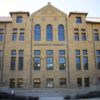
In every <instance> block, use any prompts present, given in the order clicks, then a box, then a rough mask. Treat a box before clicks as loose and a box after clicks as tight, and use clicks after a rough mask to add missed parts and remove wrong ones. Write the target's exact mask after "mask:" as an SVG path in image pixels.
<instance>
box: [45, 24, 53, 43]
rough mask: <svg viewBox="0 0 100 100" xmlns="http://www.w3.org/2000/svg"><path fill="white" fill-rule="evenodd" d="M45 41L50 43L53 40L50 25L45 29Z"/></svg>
mask: <svg viewBox="0 0 100 100" xmlns="http://www.w3.org/2000/svg"><path fill="white" fill-rule="evenodd" d="M46 40H47V41H52V40H53V30H52V25H50V24H49V25H47V27H46Z"/></svg>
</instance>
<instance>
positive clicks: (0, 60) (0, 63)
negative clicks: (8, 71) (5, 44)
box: [0, 57, 2, 70]
mask: <svg viewBox="0 0 100 100" xmlns="http://www.w3.org/2000/svg"><path fill="white" fill-rule="evenodd" d="M1 68H2V57H0V70H1Z"/></svg>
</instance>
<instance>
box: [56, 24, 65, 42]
mask: <svg viewBox="0 0 100 100" xmlns="http://www.w3.org/2000/svg"><path fill="white" fill-rule="evenodd" d="M58 40H59V41H64V40H65V36H64V26H63V25H59V26H58Z"/></svg>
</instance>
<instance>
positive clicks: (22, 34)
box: [19, 28, 25, 41]
mask: <svg viewBox="0 0 100 100" xmlns="http://www.w3.org/2000/svg"><path fill="white" fill-rule="evenodd" d="M24 33H25V29H24V28H21V29H20V36H19V40H20V41H24Z"/></svg>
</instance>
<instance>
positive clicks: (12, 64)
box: [11, 57, 16, 70]
mask: <svg viewBox="0 0 100 100" xmlns="http://www.w3.org/2000/svg"><path fill="white" fill-rule="evenodd" d="M15 67H16V57H11V70H15Z"/></svg>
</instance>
